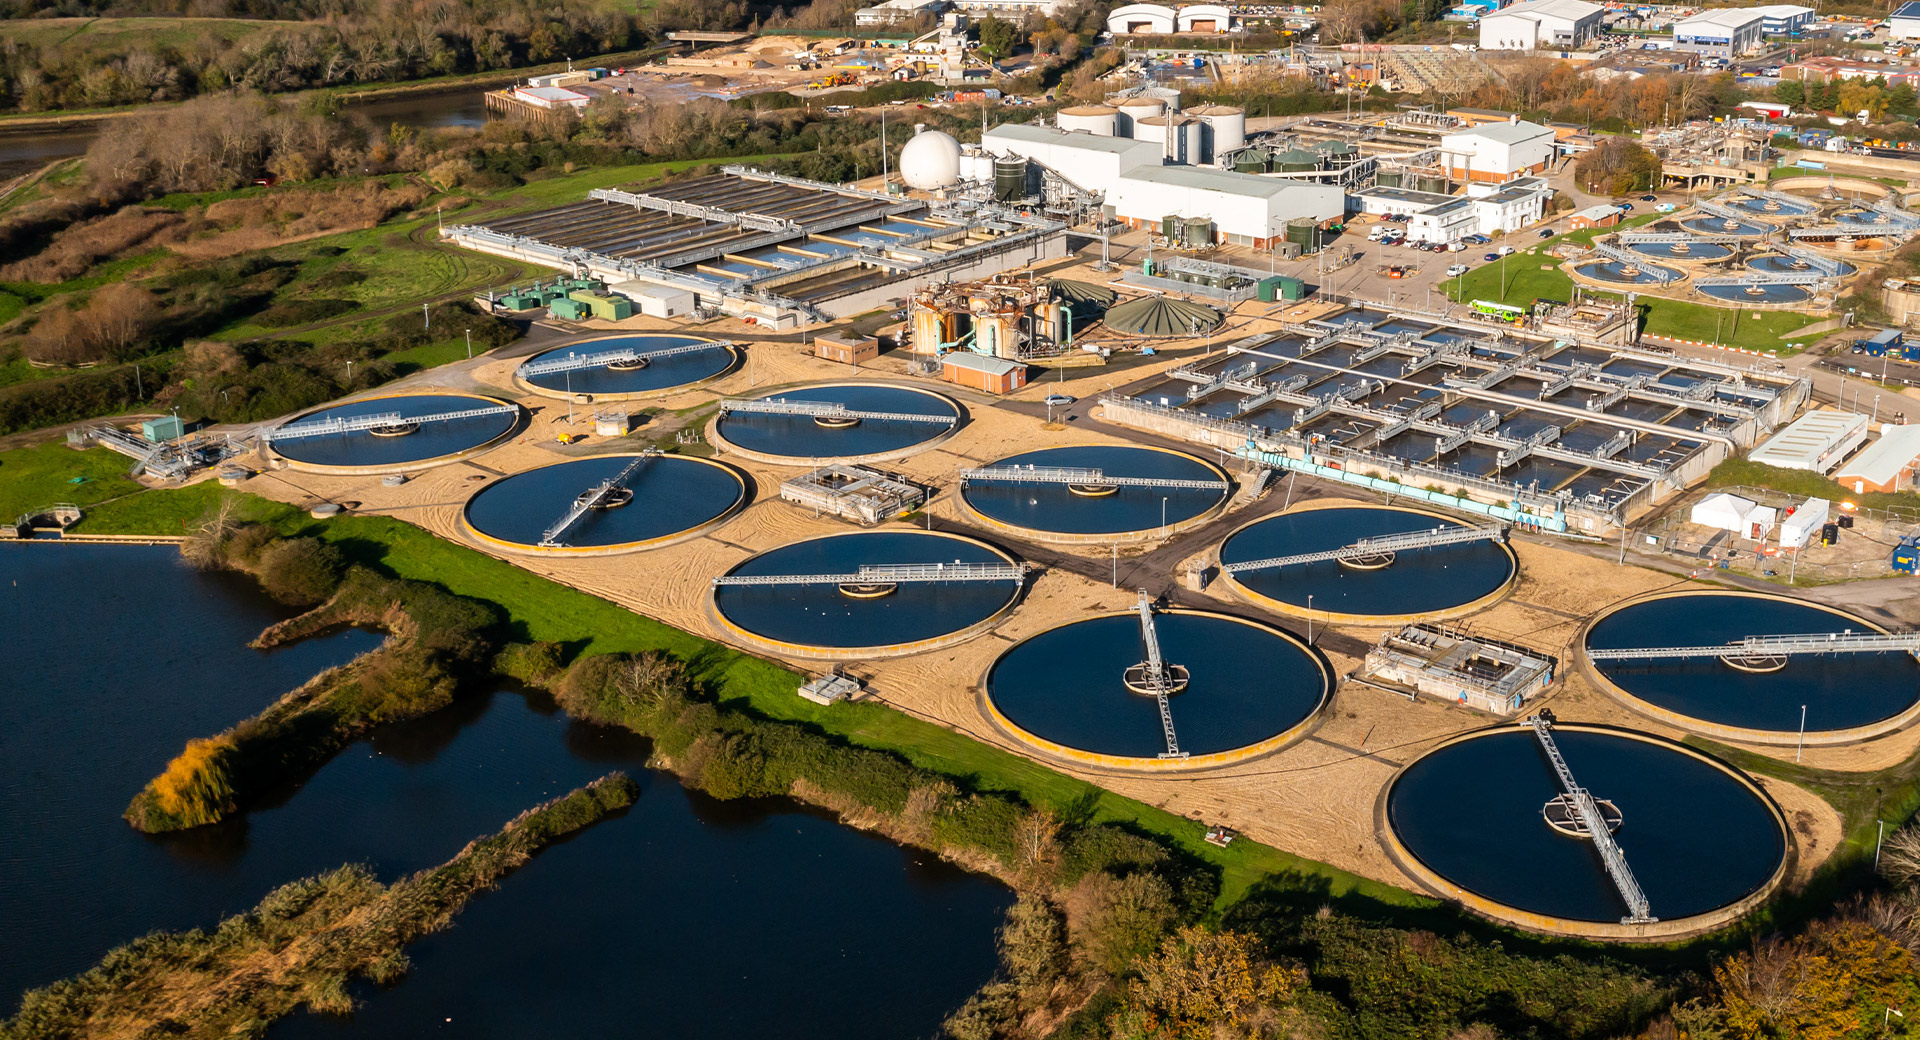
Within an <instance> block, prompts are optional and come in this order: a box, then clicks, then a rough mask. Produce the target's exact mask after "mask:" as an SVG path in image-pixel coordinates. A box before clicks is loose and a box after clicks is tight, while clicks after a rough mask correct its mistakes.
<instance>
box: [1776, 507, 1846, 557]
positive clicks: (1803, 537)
mask: <svg viewBox="0 0 1920 1040" xmlns="http://www.w3.org/2000/svg"><path fill="white" fill-rule="evenodd" d="M1832 505H1833V503H1831V502H1829V501H1827V500H1826V499H1824V498H1809V499H1807V500H1806V501H1805V502H1802V503H1800V504H1799V505H1798V506H1795V507H1794V508H1793V511H1792V512H1790V513H1788V514H1787V516H1786V519H1784V520H1781V521H1780V545H1781V547H1782V548H1786V549H1798V548H1800V547H1801V546H1804V545H1806V544H1807V542H1808V541H1810V540H1811V539H1812V538H1813V536H1814V534H1815V533H1816V532H1818V531H1819V530H1820V526H1821V525H1822V524H1825V523H1826V522H1827V517H1828V516H1830V515H1832V514H1831V513H1830V511H1829V510H1830V507H1831V506H1832Z"/></svg>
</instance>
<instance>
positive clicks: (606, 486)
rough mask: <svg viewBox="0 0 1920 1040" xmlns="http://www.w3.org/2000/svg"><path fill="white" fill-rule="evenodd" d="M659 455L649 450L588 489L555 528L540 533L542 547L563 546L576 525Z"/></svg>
mask: <svg viewBox="0 0 1920 1040" xmlns="http://www.w3.org/2000/svg"><path fill="white" fill-rule="evenodd" d="M659 454H660V452H659V450H658V449H649V450H648V451H646V452H644V453H642V454H641V456H640V457H639V458H637V459H634V460H633V461H632V462H630V463H628V464H627V465H626V468H624V469H622V470H621V471H620V472H618V473H616V474H614V475H613V476H611V477H608V478H607V479H606V480H603V481H601V482H600V483H598V484H595V485H594V486H592V487H590V488H588V489H587V490H586V491H585V492H584V493H583V494H581V495H580V497H578V498H576V499H574V500H573V505H571V506H569V507H568V508H567V511H566V513H565V514H563V515H562V516H561V517H560V519H559V520H556V521H554V523H553V526H551V527H549V528H547V529H546V530H545V531H542V532H541V533H540V545H541V546H542V547H543V548H553V547H554V546H558V545H560V544H562V543H561V539H562V538H564V537H566V535H567V533H568V532H569V531H571V530H573V527H574V525H575V524H578V523H579V522H580V521H581V520H583V519H585V518H586V515H587V514H588V513H590V512H592V511H593V510H595V509H598V508H599V507H600V506H601V505H603V504H604V503H605V502H606V501H607V499H608V498H609V497H610V496H612V495H613V494H614V493H616V492H618V491H620V490H622V489H624V488H625V487H626V486H627V481H629V480H632V479H633V475H634V474H635V473H637V472H639V470H640V467H641V466H642V465H644V464H645V463H646V462H647V461H648V460H649V459H652V458H654V457H656V456H658V455H659Z"/></svg>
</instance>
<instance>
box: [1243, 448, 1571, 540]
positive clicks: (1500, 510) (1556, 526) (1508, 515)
mask: <svg viewBox="0 0 1920 1040" xmlns="http://www.w3.org/2000/svg"><path fill="white" fill-rule="evenodd" d="M1233 453H1234V454H1235V455H1237V456H1239V457H1240V458H1243V459H1246V460H1248V461H1249V462H1257V463H1259V464H1261V465H1263V466H1272V467H1273V468H1275V469H1285V470H1292V471H1293V472H1295V473H1305V474H1306V475H1308V476H1310V477H1321V478H1324V479H1326V480H1337V481H1339V482H1341V483H1342V484H1353V485H1355V486H1357V487H1363V488H1366V489H1368V490H1370V491H1379V492H1382V493H1385V494H1389V495H1398V496H1400V497H1402V498H1411V499H1414V500H1416V501H1421V502H1431V503H1433V504H1434V505H1443V506H1446V507H1447V508H1449V509H1459V510H1463V511H1465V512H1469V513H1484V514H1486V515H1487V516H1491V517H1498V518H1499V519H1501V520H1507V521H1510V522H1512V523H1516V524H1520V525H1522V526H1524V527H1533V528H1537V529H1539V530H1542V531H1553V532H1556V533H1559V532H1564V531H1566V529H1567V514H1566V513H1565V512H1564V511H1562V510H1559V509H1556V510H1554V511H1553V515H1551V516H1543V515H1541V514H1539V513H1529V512H1526V511H1525V510H1522V509H1519V508H1516V507H1514V506H1494V505H1488V504H1486V503H1485V502H1475V501H1474V500H1473V499H1470V498H1455V497H1453V496H1452V495H1449V494H1447V493H1446V492H1444V491H1429V490H1427V489H1426V488H1422V487H1414V486H1413V485H1411V484H1401V483H1397V482H1395V481H1391V480H1388V479H1386V478H1385V477H1369V476H1367V475H1366V474H1364V473H1355V472H1353V471H1352V470H1349V469H1341V468H1339V467H1337V466H1327V465H1322V464H1321V463H1318V462H1315V461H1313V456H1312V455H1308V456H1307V457H1306V458H1304V459H1296V458H1293V457H1291V456H1288V455H1279V454H1275V453H1274V452H1270V451H1261V450H1260V449H1259V448H1257V447H1255V446H1254V444H1253V442H1252V441H1248V442H1247V443H1246V444H1244V445H1242V446H1240V447H1238V448H1235V449H1234V452H1233Z"/></svg>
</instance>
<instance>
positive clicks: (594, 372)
mask: <svg viewBox="0 0 1920 1040" xmlns="http://www.w3.org/2000/svg"><path fill="white" fill-rule="evenodd" d="M699 342H701V340H700V339H699V338H698V337H695V336H609V337H607V338H605V339H595V340H589V341H587V342H585V343H575V344H572V345H570V346H565V347H561V348H559V349H557V350H549V351H547V352H546V353H544V354H540V355H537V356H535V357H531V358H528V359H527V361H528V362H529V363H531V362H535V361H557V360H559V359H561V358H564V357H566V356H567V355H569V354H602V353H605V352H607V351H610V350H633V351H635V352H637V353H641V354H645V353H648V352H651V351H656V350H668V349H670V348H673V347H684V346H689V345H692V344H695V343H699ZM732 364H733V351H731V350H728V349H727V348H726V347H723V346H720V345H718V344H715V345H714V346H713V347H712V348H711V349H708V350H698V351H694V352H693V353H691V354H675V355H673V356H672V357H664V358H657V359H655V360H652V361H649V362H647V365H646V367H645V368H632V369H615V368H608V367H606V366H605V365H599V366H596V367H594V368H576V369H574V370H572V371H571V372H544V373H541V374H540V375H537V376H532V377H529V378H528V379H527V382H529V383H532V384H533V385H534V386H538V387H543V388H545V389H548V390H553V391H557V392H560V393H576V394H643V393H646V392H648V391H651V390H661V389H664V388H666V387H670V386H682V385H684V384H687V383H697V382H699V381H700V380H702V379H706V378H708V377H710V376H716V375H719V374H720V373H722V372H725V371H726V370H727V368H728V367H729V366H731V365H732Z"/></svg>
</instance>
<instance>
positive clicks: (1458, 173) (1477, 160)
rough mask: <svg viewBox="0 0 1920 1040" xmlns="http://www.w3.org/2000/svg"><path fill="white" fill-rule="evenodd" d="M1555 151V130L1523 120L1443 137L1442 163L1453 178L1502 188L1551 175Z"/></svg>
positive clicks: (1495, 124) (1462, 131)
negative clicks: (1524, 178)
mask: <svg viewBox="0 0 1920 1040" xmlns="http://www.w3.org/2000/svg"><path fill="white" fill-rule="evenodd" d="M1553 150H1554V132H1553V128H1552V127H1546V126H1541V125H1540V124H1539V123H1529V122H1527V121H1526V120H1524V119H1521V120H1515V121H1513V122H1511V123H1488V124H1486V125H1484V126H1476V127H1473V128H1471V129H1467V130H1461V131H1459V132H1458V133H1452V134H1448V135H1446V136H1445V137H1442V138H1441V139H1440V163H1441V165H1442V166H1444V167H1445V168H1446V172H1447V176H1449V177H1453V178H1455V179H1458V180H1464V181H1483V182H1484V181H1491V182H1493V183H1496V184H1498V183H1504V182H1506V181H1510V180H1512V179H1513V178H1515V177H1521V176H1525V175H1527V174H1543V173H1545V172H1547V163H1548V161H1549V160H1551V159H1552V158H1553Z"/></svg>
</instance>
